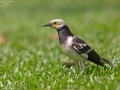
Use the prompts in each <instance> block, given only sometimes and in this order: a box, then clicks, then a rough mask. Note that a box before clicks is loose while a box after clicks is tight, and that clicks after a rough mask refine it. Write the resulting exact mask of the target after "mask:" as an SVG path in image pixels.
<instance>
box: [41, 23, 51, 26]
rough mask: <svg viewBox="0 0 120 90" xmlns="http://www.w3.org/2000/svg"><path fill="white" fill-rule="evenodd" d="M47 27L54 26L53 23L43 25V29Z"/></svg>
mask: <svg viewBox="0 0 120 90" xmlns="http://www.w3.org/2000/svg"><path fill="white" fill-rule="evenodd" d="M47 26H52V24H51V23H47V24H45V25H43V26H42V27H47Z"/></svg>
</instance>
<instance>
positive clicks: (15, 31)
mask: <svg viewBox="0 0 120 90" xmlns="http://www.w3.org/2000/svg"><path fill="white" fill-rule="evenodd" d="M13 1H14V2H13V3H11V4H9V5H7V6H6V7H0V36H1V35H2V33H4V32H6V33H7V41H6V43H4V44H1V45H0V52H1V53H0V89H1V90H43V89H52V90H54V89H56V90H58V89H68V90H69V89H80V90H120V64H119V63H120V2H118V1H117V0H109V1H108V0H106V1H103V0H101V1H100V0H99V1H98V0H91V1H87V0H84V1H81V0H76V1H70V0H61V1H58V0H52V1H51V0H36V1H30V0H26V1H23V0H21V1H16V0H13ZM55 18H61V19H64V20H65V21H66V22H67V24H68V26H69V27H70V29H71V30H72V32H73V33H74V34H75V35H76V36H78V37H80V38H82V39H83V40H85V41H86V42H87V43H88V44H89V45H90V46H92V47H93V48H94V49H95V50H96V51H97V52H98V53H99V54H100V55H102V56H103V57H105V58H106V59H108V60H110V61H112V62H114V63H115V65H116V66H115V67H113V68H111V67H109V66H108V68H106V69H104V68H103V67H99V68H98V69H97V67H96V65H95V64H93V63H90V64H89V65H88V66H87V68H86V73H85V74H79V75H78V76H76V69H75V67H72V68H70V69H67V68H65V67H62V62H63V61H65V60H68V59H69V58H68V57H67V56H65V55H64V53H63V52H62V50H61V49H60V46H59V42H58V39H56V40H52V39H51V38H50V37H51V35H52V34H55V33H56V31H55V30H53V29H52V28H43V27H41V26H42V25H43V24H46V23H47V22H49V21H50V20H52V19H55Z"/></svg>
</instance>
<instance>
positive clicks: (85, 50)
mask: <svg viewBox="0 0 120 90" xmlns="http://www.w3.org/2000/svg"><path fill="white" fill-rule="evenodd" d="M72 47H73V48H74V49H75V50H76V52H77V53H79V54H81V55H82V54H87V57H84V56H83V57H84V58H86V59H87V60H89V61H91V62H93V63H96V64H98V65H101V66H103V65H104V63H102V62H101V61H100V59H101V57H100V56H99V55H98V54H97V53H96V52H95V51H94V50H93V49H92V48H91V47H90V46H89V45H88V44H86V43H85V42H84V41H83V40H81V39H79V38H78V37H74V39H73V45H72Z"/></svg>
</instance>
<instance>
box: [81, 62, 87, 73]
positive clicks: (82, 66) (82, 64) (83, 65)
mask: <svg viewBox="0 0 120 90" xmlns="http://www.w3.org/2000/svg"><path fill="white" fill-rule="evenodd" d="M80 64H81V68H82V74H83V73H84V72H85V69H86V67H85V61H81V62H80Z"/></svg>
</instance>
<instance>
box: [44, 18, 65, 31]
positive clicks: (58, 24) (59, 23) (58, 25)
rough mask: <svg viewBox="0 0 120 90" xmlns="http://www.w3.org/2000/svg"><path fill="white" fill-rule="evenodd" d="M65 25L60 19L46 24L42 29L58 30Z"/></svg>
mask: <svg viewBox="0 0 120 90" xmlns="http://www.w3.org/2000/svg"><path fill="white" fill-rule="evenodd" d="M65 25H66V23H65V21H64V20H62V19H54V20H52V21H50V22H49V23H48V24H45V25H43V27H45V26H50V27H53V28H55V29H57V30H58V29H60V28H62V27H63V26H65Z"/></svg>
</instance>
